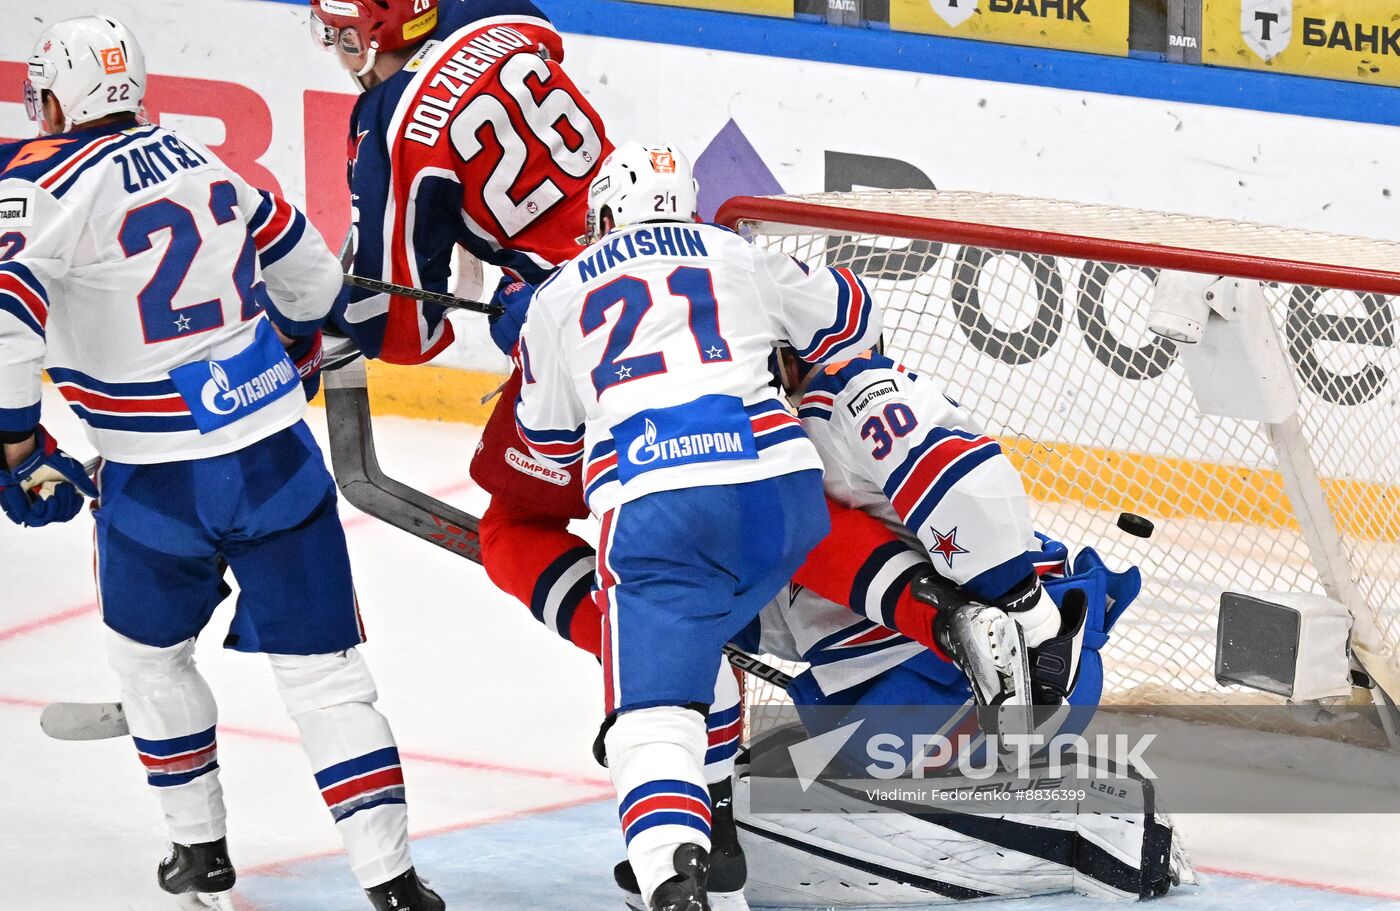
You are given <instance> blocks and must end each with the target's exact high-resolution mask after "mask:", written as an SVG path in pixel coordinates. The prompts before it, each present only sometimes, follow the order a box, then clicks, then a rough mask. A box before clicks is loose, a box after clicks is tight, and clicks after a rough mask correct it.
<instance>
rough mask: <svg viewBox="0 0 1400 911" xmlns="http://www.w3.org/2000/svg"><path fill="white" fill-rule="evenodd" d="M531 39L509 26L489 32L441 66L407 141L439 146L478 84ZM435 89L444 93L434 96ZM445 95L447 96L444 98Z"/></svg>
mask: <svg viewBox="0 0 1400 911" xmlns="http://www.w3.org/2000/svg"><path fill="white" fill-rule="evenodd" d="M529 46H530V39H529V38H526V37H525V36H524V35H522V34H521V33H520V32H517V31H516V30H515V29H513V28H509V27H507V26H503V25H502V26H497V27H495V28H493V29H489V30H487V31H485V32H483V33H482V34H480V35H478V36H477V37H475V38H473V39H472V40H471V41H469V42H467V43H466V44H465V45H463V46H462V47H460V48H458V49H457V51H456V53H454V54H453V55H452V56H451V57H448V58H447V59H446V60H445V61H443V62H442V63H440V64H438V66H437V70H436V72H434V73H433V75H432V77H431V78H430V79H428V83H427V86H426V87H425V89H424V91H423V94H422V95H420V96H419V98H418V103H417V104H416V105H415V106H414V108H413V113H412V115H410V117H409V121H410V122H409V124H408V126H407V127H405V128H404V138H406V139H408V140H410V141H412V142H418V143H422V144H423V145H426V146H431V145H436V144H437V141H438V137H440V136H441V135H442V130H443V128H444V127H446V126H447V124H448V122H449V121H450V120H451V119H452V111H453V109H454V108H455V107H456V104H457V101H458V100H459V99H460V98H461V97H462V96H463V95H465V94H466V93H467V90H468V89H470V88H471V87H472V86H473V85H474V84H476V81H477V80H478V79H480V78H481V77H482V76H484V75H485V74H486V73H488V72H490V70H491V67H493V66H494V65H495V64H496V63H497V62H498V61H499V60H501V59H502V58H504V57H506V56H508V55H509V54H510V53H511V51H515V50H519V49H520V48H522V47H529ZM433 89H440V90H441V92H439V93H434V92H432V90H433ZM442 92H445V93H446V94H445V95H444V94H442Z"/></svg>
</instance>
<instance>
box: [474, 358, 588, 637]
mask: <svg viewBox="0 0 1400 911" xmlns="http://www.w3.org/2000/svg"><path fill="white" fill-rule="evenodd" d="M519 394H520V371H518V370H517V371H516V372H515V373H513V374H512V375H511V377H510V379H508V380H507V381H506V385H505V386H504V387H503V388H502V390H501V394H500V396H499V397H498V398H497V399H496V407H495V409H494V410H493V411H492V412H491V416H490V418H489V419H488V420H487V422H486V427H485V428H484V429H483V430H482V432H481V443H480V445H479V446H478V447H477V451H476V454H475V455H474V456H473V457H472V463H471V475H472V479H473V480H475V481H476V483H477V484H478V485H480V487H481V489H482V490H484V491H486V492H487V493H489V494H490V495H491V503H490V505H488V506H487V507H486V513H485V514H484V515H483V516H482V517H481V525H480V533H481V560H482V565H483V566H484V567H485V568H486V575H487V576H489V577H490V579H491V581H492V583H494V584H495V586H496V587H497V588H499V589H501V590H502V591H504V592H506V593H507V594H509V595H511V596H513V597H514V598H515V599H516V600H518V601H520V602H521V603H522V604H524V605H525V606H526V607H528V608H529V609H530V613H531V614H533V615H534V617H535V619H536V620H539V621H540V622H541V623H543V624H544V625H545V626H547V627H548V628H549V629H550V630H552V631H553V632H554V633H556V634H557V635H559V636H561V637H563V638H564V639H567V640H569V641H570V642H572V643H574V644H575V645H577V646H578V647H579V648H581V649H583V650H585V651H587V652H589V653H590V654H593V655H595V656H596V655H598V653H599V637H600V618H599V616H598V613H597V609H596V608H595V607H594V606H593V600H592V596H591V591H592V575H593V558H594V551H593V548H592V547H591V546H590V545H589V544H588V542H586V541H584V540H583V539H582V538H580V537H578V536H577V535H574V534H571V533H570V532H569V521H570V520H571V519H582V518H585V517H586V516H587V515H588V507H587V506H586V505H585V504H584V502H583V485H582V482H581V481H580V477H579V471H578V469H577V468H575V469H570V470H567V471H565V470H561V469H558V468H552V467H550V466H547V465H544V464H542V463H540V462H539V461H537V460H536V459H535V458H534V457H533V456H531V455H530V447H529V446H527V445H526V444H525V442H524V441H522V440H521V439H520V433H519V431H518V430H517V429H516V426H515V400H516V397H517V396H518V395H519Z"/></svg>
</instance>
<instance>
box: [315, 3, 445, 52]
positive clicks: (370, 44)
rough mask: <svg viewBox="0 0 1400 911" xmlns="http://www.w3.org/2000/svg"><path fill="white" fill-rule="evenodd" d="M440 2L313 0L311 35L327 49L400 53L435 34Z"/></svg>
mask: <svg viewBox="0 0 1400 911" xmlns="http://www.w3.org/2000/svg"><path fill="white" fill-rule="evenodd" d="M437 7H438V0H311V34H312V35H313V36H314V37H315V38H316V40H317V42H318V43H319V44H320V45H321V46H322V47H323V48H325V49H326V50H333V49H335V48H337V47H338V48H339V49H341V50H342V51H344V52H345V53H347V54H354V55H356V56H358V55H360V54H369V53H370V52H378V51H396V50H398V49H399V48H404V47H409V46H410V45H413V44H417V43H418V42H419V41H422V40H423V39H425V38H427V37H428V36H430V35H432V33H433V30H434V29H436V28H437V23H438V9H437Z"/></svg>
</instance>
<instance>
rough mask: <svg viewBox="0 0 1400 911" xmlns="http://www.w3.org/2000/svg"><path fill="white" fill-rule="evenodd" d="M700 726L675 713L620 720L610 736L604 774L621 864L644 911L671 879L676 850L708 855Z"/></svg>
mask: <svg viewBox="0 0 1400 911" xmlns="http://www.w3.org/2000/svg"><path fill="white" fill-rule="evenodd" d="M705 750H706V736H705V720H704V718H703V717H702V716H701V715H700V714H699V713H698V712H694V711H691V710H689V709H683V708H679V707H675V706H660V707H657V708H649V709H638V710H637V711H632V712H623V713H622V714H620V715H618V716H617V721H616V722H615V723H614V724H613V726H612V728H611V729H610V730H609V731H608V735H607V752H608V771H609V772H610V773H611V775H612V781H613V786H614V787H615V788H616V789H617V795H618V818H619V820H620V821H621V823H622V835H623V838H624V839H626V841H627V859H628V860H629V861H631V862H632V871H633V872H634V873H635V874H636V876H637V883H638V884H639V885H640V886H641V889H642V898H643V899H644V901H645V902H646V903H648V904H650V902H651V894H652V892H654V891H655V890H656V887H657V886H659V885H661V883H663V882H665V881H666V880H668V879H670V878H671V877H673V876H675V875H676V869H675V866H674V865H673V864H672V859H673V856H674V855H675V853H676V848H678V847H680V846H681V845H683V844H697V845H699V846H700V847H702V848H704V849H705V850H706V851H708V850H709V849H710V795H709V792H708V791H707V790H706V789H705V774H704V757H705Z"/></svg>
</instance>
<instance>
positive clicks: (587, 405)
mask: <svg viewBox="0 0 1400 911" xmlns="http://www.w3.org/2000/svg"><path fill="white" fill-rule="evenodd" d="M880 331H881V321H880V313H879V309H878V307H876V305H875V303H874V301H873V300H872V299H871V296H870V294H869V292H868V291H867V290H866V289H865V286H864V285H863V284H862V283H861V281H860V279H859V278H857V277H856V276H855V274H854V273H852V272H850V271H849V270H847V269H812V270H810V271H808V270H807V269H806V268H805V267H803V266H800V265H799V264H798V263H797V262H796V261H795V260H792V259H790V258H789V257H787V256H783V255H781V254H775V253H770V252H767V251H764V250H762V249H760V248H758V247H755V246H752V245H750V244H749V243H747V242H746V241H744V240H743V239H742V238H740V237H739V236H738V235H737V234H734V233H733V232H731V231H728V230H725V229H724V228H719V227H715V226H712V225H700V224H643V225H634V226H631V227H628V228H624V229H621V230H617V231H613V232H611V233H609V234H608V235H607V236H606V237H604V238H603V239H602V240H601V241H599V242H597V243H595V244H593V245H592V246H590V247H588V248H587V249H586V250H584V251H583V253H581V254H580V255H579V256H578V257H577V258H576V259H574V260H572V261H571V262H569V263H567V264H565V265H564V266H563V267H562V268H561V269H560V271H559V272H558V273H556V274H555V275H554V277H552V278H551V279H549V281H547V282H545V283H544V284H543V285H541V286H540V289H539V291H538V292H537V293H536V295H535V298H534V300H533V301H532V302H531V304H530V314H529V319H528V321H527V322H526V325H525V329H524V331H523V333H522V335H521V345H520V351H521V367H522V370H523V372H524V384H523V386H522V388H521V394H520V400H519V402H518V405H517V416H518V419H519V424H520V431H521V435H522V436H523V437H524V439H525V441H526V442H527V443H529V444H530V447H531V448H532V449H533V450H534V451H535V452H536V454H538V455H539V456H541V457H542V458H546V459H550V460H552V461H554V462H556V463H558V464H563V465H568V464H572V463H573V462H576V461H578V460H579V459H581V458H583V456H584V453H585V452H587V464H586V466H585V468H584V492H585V496H586V497H587V498H588V502H589V505H590V507H591V508H592V509H593V511H594V513H595V514H598V515H602V514H603V513H605V512H607V511H608V510H610V509H612V508H614V507H615V506H617V505H619V504H621V503H624V502H627V501H630V500H633V499H636V498H637V497H640V496H644V495H646V494H649V493H654V492H656V491H661V490H671V489H676V488H683V487H701V486H708V485H716V484H741V483H745V482H749V481H755V480H760V479H763V478H769V477H775V476H778V475H782V474H787V473H790V472H795V471H801V470H804V469H818V468H820V467H821V460H820V459H819V458H818V457H817V454H816V452H814V451H813V449H812V445H811V443H810V442H809V441H808V440H807V437H806V435H805V434H804V433H803V431H802V427H801V424H800V422H799V421H798V419H797V418H796V417H794V416H793V414H792V413H791V411H790V410H789V406H788V405H787V403H786V401H785V400H784V399H782V398H781V397H780V394H779V392H778V391H777V390H776V389H775V388H774V386H773V378H772V376H771V374H770V372H769V369H768V363H769V359H770V357H771V355H772V349H773V345H774V344H775V343H778V342H779V341H786V342H790V343H791V344H792V346H793V347H794V348H796V349H797V351H798V353H799V355H800V356H801V357H803V358H804V359H805V360H808V361H811V362H813V363H819V362H824V361H828V360H832V359H837V358H842V357H849V356H850V354H851V353H853V352H856V351H860V350H863V349H864V348H867V347H869V346H870V345H871V344H873V343H874V342H875V340H876V339H878V338H879V336H880Z"/></svg>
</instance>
